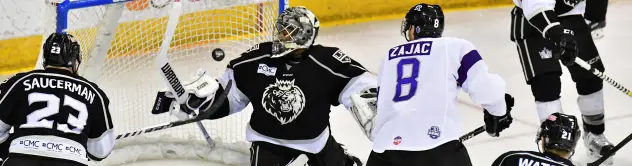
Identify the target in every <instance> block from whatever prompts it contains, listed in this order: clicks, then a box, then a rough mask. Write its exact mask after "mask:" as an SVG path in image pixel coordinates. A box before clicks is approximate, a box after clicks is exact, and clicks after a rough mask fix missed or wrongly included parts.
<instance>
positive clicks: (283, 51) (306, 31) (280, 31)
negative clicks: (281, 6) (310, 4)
mask: <svg viewBox="0 0 632 166" xmlns="http://www.w3.org/2000/svg"><path fill="white" fill-rule="evenodd" d="M319 27H320V22H319V21H318V18H316V15H314V13H312V12H311V11H309V10H308V9H307V8H305V7H302V6H299V7H291V8H288V9H286V10H285V11H283V13H281V14H280V15H279V17H278V18H277V21H276V24H275V30H276V31H275V33H274V38H275V39H274V42H273V45H272V58H278V57H282V56H285V55H287V54H288V53H290V52H292V51H294V50H296V49H299V48H309V47H311V46H312V45H313V44H314V40H315V39H316V36H317V35H318V29H319ZM282 39H283V40H282Z"/></svg>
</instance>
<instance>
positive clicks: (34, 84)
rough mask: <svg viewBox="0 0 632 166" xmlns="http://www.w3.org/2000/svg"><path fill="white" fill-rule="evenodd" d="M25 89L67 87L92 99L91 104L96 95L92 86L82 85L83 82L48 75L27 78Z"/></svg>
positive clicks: (87, 98) (89, 99)
mask: <svg viewBox="0 0 632 166" xmlns="http://www.w3.org/2000/svg"><path fill="white" fill-rule="evenodd" d="M23 84H24V87H26V88H24V91H30V90H33V89H36V88H56V89H66V90H68V91H70V92H73V93H77V94H78V95H79V96H81V97H84V98H86V100H88V101H90V104H92V103H93V102H94V96H95V95H96V93H95V92H93V91H92V90H91V89H90V87H85V86H82V85H81V84H75V83H73V82H68V81H64V80H59V79H53V78H46V77H33V78H30V79H27V80H24V82H23Z"/></svg>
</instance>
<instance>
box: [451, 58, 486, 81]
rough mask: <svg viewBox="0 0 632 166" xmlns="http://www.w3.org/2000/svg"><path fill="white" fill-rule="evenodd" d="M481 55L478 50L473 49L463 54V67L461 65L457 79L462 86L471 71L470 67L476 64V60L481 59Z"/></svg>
mask: <svg viewBox="0 0 632 166" xmlns="http://www.w3.org/2000/svg"><path fill="white" fill-rule="evenodd" d="M481 59H483V58H481V55H480V54H478V51H476V50H472V51H470V52H468V53H467V54H465V55H464V56H463V59H461V67H459V70H458V73H459V79H457V80H456V82H457V85H458V86H461V85H463V83H464V82H465V80H466V79H467V71H470V68H472V66H474V64H476V62H478V61H480V60H481Z"/></svg>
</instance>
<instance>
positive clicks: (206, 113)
mask: <svg viewBox="0 0 632 166" xmlns="http://www.w3.org/2000/svg"><path fill="white" fill-rule="evenodd" d="M232 84H233V81H232V80H229V81H228V83H227V84H226V88H225V89H224V92H222V94H221V95H220V96H218V98H217V99H215V100H216V101H215V102H213V104H212V105H211V106H210V107H209V108H208V109H206V110H204V111H200V112H201V113H200V115H198V116H196V117H195V118H193V119H188V120H181V121H175V122H169V123H166V124H160V125H156V126H151V127H146V128H144V129H140V130H136V131H133V132H128V133H125V134H120V135H118V136H116V139H123V138H127V137H131V136H137V135H141V134H144V133H150V132H154V131H158V130H164V129H168V128H172V127H176V126H182V125H185V124H189V123H196V122H199V121H202V120H204V119H207V118H209V117H211V116H212V115H213V114H215V112H217V110H218V109H219V108H220V107H221V106H222V104H224V101H225V100H226V98H227V96H228V92H230V88H232Z"/></svg>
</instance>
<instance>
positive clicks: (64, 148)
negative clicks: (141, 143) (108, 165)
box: [0, 68, 114, 165]
mask: <svg viewBox="0 0 632 166" xmlns="http://www.w3.org/2000/svg"><path fill="white" fill-rule="evenodd" d="M108 105H109V99H108V98H107V96H106V95H105V93H104V92H103V91H102V90H101V89H99V87H97V85H96V84H94V83H91V82H89V81H87V80H85V79H84V78H82V77H79V76H76V75H74V74H72V73H71V72H70V71H68V70H63V69H55V68H47V69H45V70H34V71H31V72H26V73H20V74H17V75H15V76H13V77H11V78H9V79H8V80H6V81H5V82H3V83H2V84H0V110H1V111H0V142H4V141H6V140H7V138H8V137H9V130H10V129H11V128H12V127H13V130H14V131H13V134H12V135H11V137H12V138H14V139H13V140H12V142H11V145H10V147H9V153H10V155H34V156H43V157H51V158H59V159H66V160H71V161H76V162H79V163H83V164H86V165H87V163H88V157H90V159H92V160H97V161H99V160H102V159H104V158H105V157H107V156H108V155H109V154H110V152H111V151H112V148H113V147H114V134H113V125H112V121H111V118H110V112H109V109H108Z"/></svg>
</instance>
